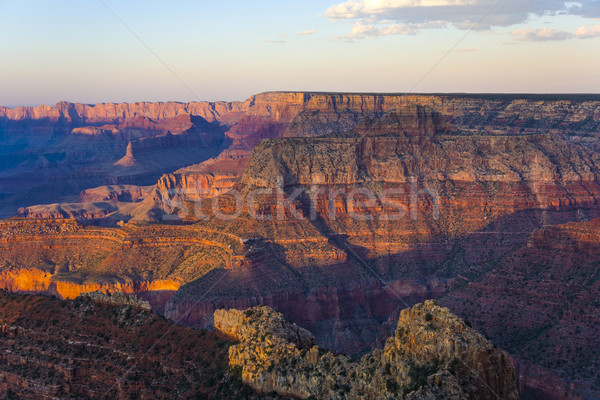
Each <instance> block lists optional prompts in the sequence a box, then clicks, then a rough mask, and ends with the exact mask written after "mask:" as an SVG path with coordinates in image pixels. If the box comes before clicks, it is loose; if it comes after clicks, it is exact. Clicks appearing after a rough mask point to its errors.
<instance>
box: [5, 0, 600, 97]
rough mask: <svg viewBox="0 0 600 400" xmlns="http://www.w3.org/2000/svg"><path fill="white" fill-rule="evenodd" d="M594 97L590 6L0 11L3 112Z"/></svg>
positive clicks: (477, 1)
mask: <svg viewBox="0 0 600 400" xmlns="http://www.w3.org/2000/svg"><path fill="white" fill-rule="evenodd" d="M271 90H297V91H336V92H387V93H389V92H394V93H397V92H405V93H406V92H410V93H431V92H437V93H442V92H469V93H496V92H497V93H600V0H585V1H584V0H581V1H579V2H572V1H571V2H564V1H555V0H348V1H344V0H322V1H317V0H301V1H297V0H276V1H259V0H220V1H213V0H211V1H208V0H196V1H191V0H189V1H188V0H170V1H164V0H161V1H158V0H0V104H1V105H5V106H9V107H15V106H18V105H39V104H50V105H52V104H55V103H56V102H58V101H61V100H66V101H73V102H83V103H99V102H135V101H198V100H209V101H217V100H244V99H246V98H248V97H249V96H250V95H252V94H255V93H259V92H265V91H271Z"/></svg>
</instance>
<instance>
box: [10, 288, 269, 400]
mask: <svg viewBox="0 0 600 400" xmlns="http://www.w3.org/2000/svg"><path fill="white" fill-rule="evenodd" d="M230 344H231V342H230V341H228V340H227V339H226V338H225V337H223V336H222V335H219V334H216V333H214V332H205V331H196V330H193V329H188V328H183V327H180V326H174V325H173V324H171V323H169V322H167V321H166V320H165V319H163V318H161V317H159V316H157V315H155V314H153V313H151V312H150V311H148V310H145V309H143V308H138V307H134V306H132V305H123V306H118V305H114V304H108V303H106V302H102V301H93V300H92V299H90V298H87V297H79V298H77V299H75V300H72V301H64V300H58V299H56V298H49V297H44V296H27V295H25V296H23V295H15V294H9V293H6V292H4V291H0V398H3V399H23V400H38V399H49V400H59V399H60V400H67V399H111V400H113V399H119V400H121V399H122V400H125V399H148V400H150V399H215V398H220V399H275V398H277V396H264V395H257V394H255V393H254V392H253V391H252V390H251V389H250V388H248V387H246V386H244V385H243V384H242V383H241V382H240V380H239V379H237V378H235V377H234V376H232V375H231V374H229V373H228V366H227V353H228V350H227V349H228V347H229V346H230Z"/></svg>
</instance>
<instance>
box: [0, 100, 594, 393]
mask: <svg viewBox="0 0 600 400" xmlns="http://www.w3.org/2000/svg"><path fill="white" fill-rule="evenodd" d="M410 101H414V102H416V103H417V104H410V105H406V104H405V103H408V102H410ZM198 104H200V103H194V107H197V106H198ZM207 104H208V103H207ZM234 104H237V106H236V107H240V108H239V109H236V108H235V107H234V106H233V105H232V104H229V105H227V104H225V103H214V104H212V105H210V107H209V106H206V107H208V108H207V109H206V110H213V111H210V112H209V111H206V110H205V111H203V112H204V114H202V115H201V116H202V118H204V119H205V120H206V121H207V123H209V124H214V125H211V126H214V127H215V129H217V128H218V129H217V131H219V129H220V131H221V132H223V135H224V139H223V143H226V142H227V141H231V143H232V145H231V146H230V147H229V148H228V149H227V150H226V151H225V152H224V153H222V154H221V155H220V156H219V157H217V158H215V159H213V160H208V161H205V162H202V160H197V164H195V165H192V166H188V167H186V168H182V169H180V170H178V171H177V172H176V173H174V174H167V175H164V176H163V177H162V178H160V180H159V183H158V184H157V186H156V187H155V188H154V189H153V190H146V191H142V190H140V191H136V190H135V188H131V187H128V188H125V187H123V188H120V187H115V188H112V189H110V190H107V191H104V190H103V189H95V190H92V191H87V192H86V193H87V194H86V195H84V193H82V194H81V198H84V196H87V197H85V198H86V199H93V200H90V201H91V202H92V203H91V204H98V202H102V201H108V202H113V203H119V202H120V199H119V196H131V197H132V199H133V197H134V196H137V197H136V200H132V201H129V202H128V203H127V204H126V205H125V206H122V205H118V207H116V209H113V211H111V213H114V214H113V216H114V221H121V220H125V221H126V220H129V219H130V218H132V219H134V220H136V219H146V220H148V219H149V220H155V221H162V220H164V219H165V217H167V220H169V219H173V220H179V221H178V223H179V225H164V224H131V223H128V224H121V225H122V226H120V227H118V228H116V227H113V228H101V227H93V226H83V225H81V224H78V223H75V222H73V221H38V220H35V219H32V220H12V221H6V222H4V223H3V225H2V229H1V233H0V234H1V235H2V236H0V255H1V257H0V262H2V263H3V264H2V265H1V271H2V274H3V275H2V279H0V282H1V283H2V285H3V287H6V288H7V289H10V290H16V291H41V292H46V293H55V294H59V295H61V296H63V297H70V296H73V295H77V294H79V293H80V292H84V291H90V289H91V290H97V289H110V290H123V291H125V292H127V293H136V294H138V295H139V296H141V297H143V298H146V299H148V300H149V301H150V302H151V304H152V305H153V307H154V309H155V310H157V311H160V312H164V314H165V316H167V317H168V318H170V319H172V320H173V321H176V322H178V323H181V324H185V325H188V326H194V327H211V326H212V325H213V313H214V311H215V310H216V309H218V308H239V309H245V308H248V307H251V306H255V305H258V304H266V305H269V306H271V307H273V308H274V309H275V310H277V311H280V312H282V313H283V314H284V315H285V316H286V317H287V318H290V319H291V320H293V321H295V322H296V323H298V324H299V325H300V326H302V327H304V328H307V329H309V330H310V331H311V332H313V333H314V334H315V337H316V340H317V343H318V344H319V345H320V346H323V347H325V348H330V349H334V350H337V351H342V350H343V351H347V352H354V353H356V352H361V351H364V350H366V349H368V348H370V347H372V346H373V345H374V344H378V345H379V346H382V345H383V342H384V340H385V339H386V338H387V337H389V336H390V334H391V333H392V332H393V330H394V329H395V328H396V326H397V323H396V318H398V315H399V314H400V311H401V310H402V309H405V308H407V307H408V306H410V305H412V304H415V303H417V302H421V301H423V300H426V299H428V298H437V297H440V296H442V299H443V301H444V302H448V303H447V305H448V306H449V307H450V309H451V310H452V311H453V312H456V313H458V314H459V315H461V316H465V317H466V318H467V319H469V320H472V321H473V322H474V323H477V328H478V329H481V331H485V332H486V333H488V334H489V335H490V336H491V337H492V338H493V339H495V336H494V335H500V336H497V337H500V339H501V340H498V343H500V344H501V346H502V348H503V349H505V350H508V351H509V352H510V353H511V355H512V356H513V357H514V361H515V363H516V364H517V366H518V368H519V385H520V390H521V393H529V394H533V395H539V396H541V397H539V398H544V396H547V395H548V393H551V392H556V391H562V393H564V394H565V396H569V397H570V398H579V397H577V396H579V395H582V396H583V395H584V394H582V393H587V392H585V391H587V390H588V389H587V388H591V389H589V390H591V391H592V392H590V393H597V388H596V387H595V386H594V385H595V384H594V379H596V378H595V376H594V375H590V374H585V373H578V372H577V371H578V370H580V369H582V368H584V367H583V364H578V363H575V364H572V366H571V367H569V368H570V369H569V368H565V369H563V367H562V366H563V365H565V364H569V362H570V361H568V360H567V358H568V357H572V354H573V353H569V354H566V353H565V354H561V353H558V355H556V354H553V355H552V356H550V355H546V354H544V353H543V352H541V353H535V352H530V351H531V349H532V348H534V346H541V347H543V346H551V345H552V343H553V340H554V339H553V336H545V335H544V334H540V335H537V336H535V335H533V336H535V337H537V339H536V340H534V341H532V342H531V347H528V346H516V345H514V343H512V342H511V341H510V340H511V339H510V338H509V337H508V336H507V338H504V337H503V336H501V335H503V333H502V332H500V330H501V329H500V328H498V332H496V331H494V330H493V329H490V330H488V329H487V328H486V324H487V323H488V322H489V321H492V320H493V318H494V315H493V314H492V312H491V311H490V313H489V314H486V313H479V314H478V316H479V317H478V318H474V317H473V316H472V315H473V313H476V312H478V311H477V310H478V309H477V307H478V306H481V305H483V304H487V302H489V303H490V304H493V306H494V307H500V305H501V304H502V299H503V298H504V296H505V295H506V293H510V290H513V289H515V290H516V291H517V292H519V290H524V291H527V290H530V289H529V288H520V287H519V284H520V283H519V282H518V281H515V282H513V281H511V279H513V278H514V279H520V278H515V277H518V276H521V275H519V273H521V272H520V271H521V269H523V274H526V276H527V277H528V278H527V279H528V284H529V285H532V287H534V288H533V289H531V290H532V291H534V292H536V293H537V295H536V296H537V297H536V299H537V301H536V302H533V303H532V304H535V307H538V308H535V307H532V310H534V309H535V310H537V311H538V312H536V315H538V314H541V315H544V314H545V313H547V314H549V315H550V314H552V315H554V313H555V311H556V309H560V308H561V307H566V305H567V304H569V302H570V301H573V300H572V299H573V296H579V295H580V294H579V293H580V292H579V291H577V290H574V289H573V288H574V287H576V286H577V285H583V283H582V282H587V281H586V280H585V279H584V278H583V277H580V276H576V277H575V278H576V279H575V281H574V283H573V285H572V287H571V289H570V290H573V291H572V292H569V293H566V294H564V296H563V295H562V294H561V295H560V296H558V294H556V293H553V291H552V289H551V288H552V287H554V286H552V285H561V284H562V283H563V276H562V271H561V272H559V271H558V270H557V271H556V272H555V273H548V274H539V273H536V272H531V273H529V272H527V271H528V270H527V269H526V268H525V266H520V264H519V263H517V264H516V265H514V266H513V267H514V268H515V269H513V270H511V269H510V268H508V267H509V264H507V266H506V267H502V266H501V265H500V264H499V265H500V266H496V264H493V263H498V262H500V263H501V261H498V260H502V259H503V257H507V255H510V254H513V253H514V252H518V251H520V250H519V249H520V248H522V247H523V246H524V245H525V244H526V243H529V242H527V240H529V241H530V242H531V240H532V239H531V236H530V235H531V234H532V232H534V231H536V230H537V229H540V228H542V231H544V229H551V228H544V227H546V226H548V225H556V224H562V223H567V222H571V221H583V220H587V219H592V218H596V217H600V212H599V211H600V210H599V209H598V201H599V196H600V182H599V181H598V177H599V176H600V155H599V153H597V151H596V150H595V149H596V144H597V140H598V139H597V134H598V125H597V124H598V121H599V119H600V118H599V115H598V104H599V103H598V102H597V100H594V99H585V98H583V99H582V98H575V97H570V98H563V99H552V98H548V97H544V96H542V97H531V98H523V99H515V98H514V97H511V96H497V97H496V98H494V97H493V96H490V97H486V96H434V95H431V96H401V95H398V96H378V95H372V96H370V95H325V94H281V93H269V94H264V95H258V96H255V97H253V98H252V99H250V100H249V101H247V102H245V103H234ZM422 104H427V105H433V106H435V111H434V109H432V108H430V107H428V106H423V105H422ZM78 107H79V106H78ZM96 107H100V105H99V106H96ZM103 107H104V106H103ZM107 107H108V106H107ZM110 107H112V108H110ZM110 107H109V108H110V109H111V110H113V109H114V110H119V111H118V112H120V113H124V114H123V115H125V116H130V115H131V114H130V113H131V110H130V107H132V106H131V105H113V106H110ZM143 107H147V108H148V111H147V112H152V113H155V114H153V115H152V116H150V117H149V118H152V117H161V116H164V117H165V118H167V117H168V118H173V117H174V115H175V116H176V115H177V113H178V112H179V111H178V110H180V109H181V110H183V111H185V112H186V113H191V114H194V113H196V112H197V113H198V115H200V114H201V112H200V111H198V110H199V109H198V110H196V111H194V112H191V110H190V108H189V107H192V105H183V104H168V105H155V106H152V107H151V106H150V105H144V106H143ZM180 107H182V108H180ZM185 107H188V108H185ZM198 107H199V106H198ZM243 107H247V109H242V108H243ZM388 107H389V108H390V109H394V111H391V112H388ZM438 109H439V110H440V111H441V113H438V112H437V110H438ZM75 110H78V108H77V107H75ZM91 110H92V107H86V106H81V107H79V111H77V115H80V116H84V115H85V118H92V114H91ZM98 110H99V109H98ZM248 110H252V113H254V112H255V113H256V114H252V115H250V114H251V112H250V111H248ZM30 111H31V110H30ZM23 112H24V111H23ZM31 112H33V111H31ZM112 112H113V111H110V113H109V116H112V115H113V114H111V113H112ZM115 112H117V111H115ZM86 113H87V114H86ZM212 113H214V114H212ZM25 114H26V113H25ZM211 115H213V117H211ZM226 116H227V117H226ZM13 117H14V116H13ZM65 118H66V117H65ZM93 118H95V117H93ZM103 118H104V117H103ZM218 118H222V119H220V120H219V119H218ZM227 118H231V119H229V120H227V121H229V122H227V123H226V124H227V126H226V127H225V128H224V127H223V124H224V123H225V122H223V121H225V120H226V119H227ZM89 121H91V120H87V119H86V120H85V121H83V122H82V123H85V124H89V123H90V122H89ZM215 121H216V123H215ZM273 121H276V122H273ZM470 127H472V128H470ZM173 136H177V135H173ZM293 136H301V137H293ZM315 136H318V137H315ZM261 138H272V139H267V140H264V141H262V142H260V143H258V141H259V139H261ZM256 143H258V144H256ZM255 144H256V146H255V147H254V149H253V150H252V152H250V151H249V149H248V148H246V147H245V146H246V145H247V146H248V147H252V146H254V145H255ZM132 149H133V147H132ZM133 153H135V151H134V152H133ZM123 154H124V153H123ZM121 157H123V156H122V155H121ZM116 161H118V160H115V162H116ZM125 161H127V160H125ZM127 162H128V161H127ZM98 184H100V183H98ZM96 186H98V185H96ZM142 192H143V193H142ZM102 193H104V194H102ZM138 193H139V196H138ZM199 194H200V195H199ZM96 196H97V197H96ZM121 198H122V197H121ZM240 199H241V202H240V204H241V206H240V205H239V204H238V202H237V200H240ZM93 201H96V203H93ZM136 201H137V202H136ZM77 204H81V203H77ZM59 206H60V205H59ZM73 207H77V206H73ZM43 212H44V210H43V209H42V210H41V211H39V213H38V214H35V213H31V212H28V211H26V210H24V213H23V215H24V216H27V215H29V216H37V217H42V216H44V214H43ZM60 212H62V211H60ZM232 215H233V216H235V217H234V218H231V217H230V216H232ZM49 216H52V215H49ZM63 216H76V215H75V214H73V215H63ZM82 219H89V218H88V217H86V216H84V217H83V218H82ZM181 220H183V221H181ZM569 226H570V225H569ZM585 229H589V227H587V228H585ZM536 232H538V231H536ZM533 237H534V238H535V234H534V236H533ZM528 238H529V239H528ZM25 249H27V250H28V252H30V253H31V256H30V257H29V256H27V257H22V254H23V253H24V250H25ZM30 249H31V250H30ZM575 249H577V247H576V246H575V247H566V248H565V247H561V246H559V247H558V248H557V249H555V248H554V247H553V246H546V250H545V251H546V253H547V259H540V260H539V262H540V264H541V265H542V267H543V268H555V267H551V263H552V262H553V260H555V258H554V256H553V254H555V252H558V253H556V254H559V253H560V251H563V250H564V251H565V254H567V255H565V257H568V254H569V252H574V251H576V250H575ZM592 253H593V251H592ZM578 256H579V255H578ZM542 267H540V268H542ZM556 268H558V267H556ZM590 268H591V267H590ZM493 271H496V273H497V274H499V275H500V276H501V279H503V280H501V281H499V282H495V281H493V282H492V283H481V284H479V283H478V282H479V281H483V280H485V279H492V280H493V279H496V278H497V277H496V275H494V272H493ZM574 271H575V270H574ZM588 272H589V271H588ZM574 273H575V272H574ZM505 274H513V276H510V277H506V276H504V275H505ZM583 275H585V274H583ZM588 275H589V276H588ZM588 275H585V276H588V278H589V279H593V277H594V276H595V275H593V274H592V275H590V274H588ZM509 278H510V279H509ZM165 282H168V284H167V286H166V287H165V286H162V285H164V284H165ZM504 282H507V283H506V284H505V286H502V285H504ZM513 284H514V287H513ZM153 285H155V286H153ZM478 285H480V286H481V287H482V289H481V291H482V292H484V293H486V296H489V299H486V297H485V296H483V297H482V295H481V294H480V293H479V291H477V290H475V289H471V288H477V287H479V286H478ZM494 285H496V286H494ZM536 285H537V286H536ZM496 287H498V288H499V289H496ZM64 288H68V290H67V289H64ZM61 290H63V291H62V292H61ZM461 296H462V298H464V301H458V300H456V301H454V300H453V301H451V299H455V298H459V299H460V298H461ZM557 296H558V297H557ZM582 296H583V295H582ZM480 297H482V298H483V299H486V300H485V303H483V300H482V302H481V303H480V302H479V300H478V299H479V298H480ZM524 301H525V300H523V299H520V298H515V302H516V304H522V303H523V302H524ZM470 302H471V303H473V304H475V305H472V304H471V303H470ZM591 304H592V305H591V306H589V308H588V309H587V310H588V311H586V313H588V312H589V313H594V312H595V313H598V307H596V305H594V304H595V303H593V302H592V303H591ZM490 309H492V306H490ZM514 310H515V308H514V307H510V306H507V308H506V309H498V310H497V311H496V309H495V308H493V312H495V313H496V315H498V313H500V314H501V313H503V312H505V313H509V312H512V311H514ZM526 310H527V309H526ZM540 310H541V311H540ZM532 312H533V311H532ZM525 315H526V314H525ZM565 315H566V314H565ZM503 318H504V317H503ZM506 318H507V319H509V318H512V317H510V316H509V315H508V314H507V315H506ZM533 318H534V317H533V316H531V317H526V316H525V317H523V319H522V320H520V319H518V318H512V319H511V321H520V322H519V329H520V328H523V329H525V330H524V331H523V332H526V333H527V334H529V333H532V332H537V331H536V330H538V329H542V328H543V329H546V326H547V325H548V324H550V320H549V321H546V322H547V324H545V325H543V327H540V326H538V325H537V323H534V321H532V319H533ZM557 318H558V317H557ZM572 318H573V321H575V322H576V323H577V324H580V320H579V316H578V315H577V314H573V316H572ZM582 318H583V317H582ZM552 321H553V322H552V324H554V323H555V321H554V320H552ZM575 322H574V323H575ZM490 323H492V325H491V326H493V324H494V322H493V321H492V322H490ZM528 324H529V325H528ZM556 324H557V326H558V327H557V329H559V330H560V331H561V332H563V333H564V339H563V340H569V338H575V337H577V335H578V333H576V332H571V331H568V330H567V329H566V328H564V326H563V325H561V324H560V321H559V322H556ZM594 324H595V322H594V321H592V322H591V324H590V326H594ZM548 326H552V327H553V326H555V325H548ZM511 329H512V330H513V331H515V332H516V334H517V335H518V334H519V331H518V330H516V328H515V329H513V328H511ZM548 329H551V328H548ZM586 329H591V328H584V327H583V326H581V327H580V333H581V332H583V334H586V333H585V332H587V331H586ZM507 331H508V330H507ZM542 333H543V332H542ZM577 340H578V339H573V343H578V342H577ZM583 342H585V340H584V341H583ZM587 343H589V341H588V342H587ZM574 346H579V347H577V349H579V348H581V347H582V346H583V343H580V345H576V344H575V345H574ZM571 351H572V352H576V351H577V350H575V349H573V350H571ZM550 360H555V361H552V362H551V361H550ZM553 362H555V363H554V364H553ZM569 365H571V364H569ZM543 374H545V375H543ZM540 376H544V377H545V378H544V380H546V381H552V382H553V385H554V386H552V387H551V388H550V389H549V388H547V387H546V388H544V387H541V384H540V378H539V377H540ZM536 377H537V378H536ZM536 379H537V380H536ZM552 379H556V380H552ZM575 381H577V382H578V383H577V384H576V385H580V386H576V387H577V388H579V387H581V388H583V389H581V390H580V389H573V386H570V385H571V383H572V382H575ZM582 390H583V391H582ZM588 397H589V396H588Z"/></svg>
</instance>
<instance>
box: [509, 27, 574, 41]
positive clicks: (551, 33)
mask: <svg viewBox="0 0 600 400" xmlns="http://www.w3.org/2000/svg"><path fill="white" fill-rule="evenodd" d="M512 34H513V37H514V39H515V40H516V41H519V42H550V41H560V40H567V39H571V38H573V37H575V35H573V34H572V33H570V32H566V31H561V30H559V29H551V28H540V29H531V28H521V29H516V30H514V31H513V32H512Z"/></svg>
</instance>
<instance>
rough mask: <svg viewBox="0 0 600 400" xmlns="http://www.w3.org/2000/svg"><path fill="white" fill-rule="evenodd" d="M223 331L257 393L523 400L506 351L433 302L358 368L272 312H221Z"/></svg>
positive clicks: (405, 317)
mask: <svg viewBox="0 0 600 400" xmlns="http://www.w3.org/2000/svg"><path fill="white" fill-rule="evenodd" d="M215 327H216V328H217V330H219V331H220V332H223V333H225V334H226V335H228V336H230V337H232V338H234V339H235V340H237V341H239V342H240V344H238V345H234V346H232V347H230V349H229V364H230V366H232V367H234V368H239V369H240V371H241V378H242V380H243V381H244V382H246V383H248V384H250V385H251V386H253V387H254V388H256V389H257V390H259V391H261V392H264V393H269V392H272V391H275V392H277V393H279V394H284V395H291V396H294V397H298V398H303V399H306V398H320V399H363V398H368V399H400V398H406V399H438V398H439V399H442V398H444V399H449V398H464V399H490V398H498V399H517V398H518V394H517V387H516V380H515V372H514V370H513V367H512V365H511V364H510V360H509V357H508V355H507V354H506V353H504V352H502V351H500V350H498V349H497V348H495V347H494V346H493V345H492V343H490V342H489V341H488V340H486V339H484V338H483V337H482V336H481V335H479V334H478V333H476V332H475V331H474V330H473V329H471V328H469V327H468V326H467V325H466V324H465V323H464V322H463V321H461V320H460V319H459V318H457V317H456V316H454V315H453V314H451V313H450V312H449V311H448V309H445V308H441V307H438V306H436V305H435V304H434V303H433V302H431V301H428V302H426V303H425V304H419V305H416V306H414V307H413V308H412V309H407V310H404V311H403V312H402V313H401V314H400V319H399V321H398V326H397V329H396V331H395V333H394V335H393V336H392V337H391V338H389V339H388V340H387V342H386V344H385V347H384V348H383V350H377V351H375V352H373V353H370V354H368V355H365V356H363V357H362V358H361V359H360V361H357V362H353V361H351V360H350V358H348V357H346V356H343V355H334V354H333V353H330V352H325V351H323V350H321V349H319V348H318V347H317V346H313V343H314V338H313V337H312V335H311V334H310V332H308V331H306V330H304V329H302V328H299V327H298V326H296V325H294V324H290V323H287V322H286V321H285V320H284V319H283V316H282V315H281V314H279V313H276V312H274V311H273V310H271V309H270V308H268V307H256V308H252V309H248V310H246V311H238V310H230V311H225V310H218V311H216V312H215Z"/></svg>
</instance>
